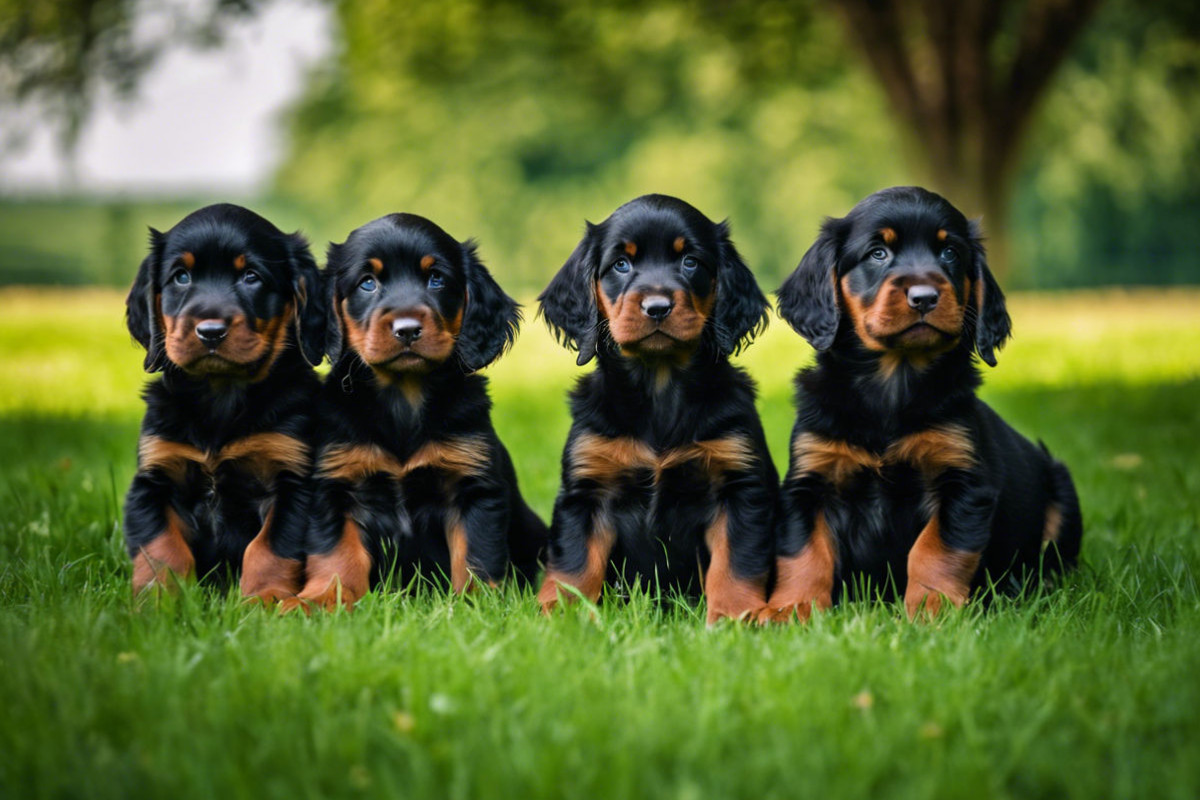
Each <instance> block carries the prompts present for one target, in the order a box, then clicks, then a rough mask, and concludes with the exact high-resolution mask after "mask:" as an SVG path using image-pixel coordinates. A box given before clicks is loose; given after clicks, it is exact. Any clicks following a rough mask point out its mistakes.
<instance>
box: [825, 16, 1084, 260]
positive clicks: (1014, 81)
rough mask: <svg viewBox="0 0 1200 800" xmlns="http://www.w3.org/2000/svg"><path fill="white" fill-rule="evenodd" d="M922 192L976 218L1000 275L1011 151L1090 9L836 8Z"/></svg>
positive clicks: (1013, 162) (1014, 162)
mask: <svg viewBox="0 0 1200 800" xmlns="http://www.w3.org/2000/svg"><path fill="white" fill-rule="evenodd" d="M829 5H830V7H831V8H832V9H834V10H835V11H836V12H837V13H838V14H839V15H840V16H841V18H842V19H843V20H844V22H845V26H846V31H847V33H848V34H849V38H850V39H851V40H852V41H854V42H855V43H856V44H857V45H858V48H859V50H860V51H861V53H862V55H863V56H864V58H865V60H866V63H867V64H868V65H870V68H871V71H872V73H873V74H874V75H875V77H876V78H877V79H878V81H879V83H880V85H881V86H882V87H883V89H884V91H885V92H886V94H887V98H888V103H889V105H890V106H891V108H892V110H893V112H894V113H895V115H896V117H897V118H898V119H899V120H900V121H901V122H902V123H903V125H904V127H905V129H906V133H907V137H906V139H907V144H908V148H909V150H910V152H911V153H912V154H913V157H914V159H915V160H916V162H917V164H918V166H919V168H920V169H921V171H922V172H923V173H925V174H926V175H928V178H927V181H926V182H927V183H928V184H929V185H930V186H931V188H934V189H936V190H938V191H940V192H942V193H943V194H945V195H947V196H948V197H951V198H953V199H954V202H955V203H956V204H957V205H958V206H959V207H961V208H962V209H964V211H966V212H967V214H968V215H977V214H982V215H983V216H984V218H985V220H986V222H987V231H988V235H989V238H990V240H991V247H990V255H991V259H990V260H991V264H992V268H993V270H995V271H997V272H998V273H1000V274H1001V275H1003V274H1004V273H1006V272H1007V271H1008V269H1007V268H1008V245H1007V243H1008V216H1009V215H1008V209H1009V207H1010V204H1011V200H1012V189H1013V185H1014V178H1015V175H1016V168H1017V166H1018V158H1019V156H1020V153H1021V145H1022V143H1023V142H1024V140H1025V138H1026V133H1027V132H1028V129H1029V126H1030V122H1031V121H1032V119H1033V116H1034V112H1035V110H1036V109H1037V108H1038V104H1039V101H1040V100H1041V99H1042V97H1043V95H1044V93H1045V91H1046V88H1047V87H1048V86H1049V85H1050V80H1051V78H1052V77H1053V75H1054V73H1055V72H1056V71H1057V70H1058V68H1059V66H1060V65H1061V64H1062V62H1063V60H1064V59H1065V58H1066V56H1067V54H1068V52H1069V51H1070V48H1071V44H1072V43H1073V42H1074V40H1075V39H1076V37H1077V36H1078V35H1079V33H1080V32H1081V31H1082V30H1083V28H1084V26H1085V25H1086V23H1087V21H1088V20H1089V18H1090V17H1091V16H1092V12H1093V11H1094V10H1095V8H1096V6H1097V5H1099V0H1005V1H1003V2H1002V1H1001V0H838V1H837V2H830V4H829Z"/></svg>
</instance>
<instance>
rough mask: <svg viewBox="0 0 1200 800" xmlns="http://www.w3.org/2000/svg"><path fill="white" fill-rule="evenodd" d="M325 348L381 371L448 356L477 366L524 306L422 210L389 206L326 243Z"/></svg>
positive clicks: (414, 368)
mask: <svg viewBox="0 0 1200 800" xmlns="http://www.w3.org/2000/svg"><path fill="white" fill-rule="evenodd" d="M326 271H327V273H328V276H327V280H328V283H329V287H328V291H329V299H330V309H331V318H330V320H329V325H328V332H329V335H328V341H327V346H326V351H327V352H328V354H329V357H330V359H331V360H332V361H333V362H335V363H336V362H337V361H338V359H339V358H341V356H342V353H343V351H344V349H345V348H350V349H351V350H353V351H354V353H355V354H356V355H357V356H358V357H359V358H360V359H361V360H362V361H363V362H364V363H365V364H367V365H368V366H369V367H371V368H372V369H373V370H375V372H376V374H378V375H381V376H388V375H397V376H398V375H404V374H420V373H426V372H429V371H431V370H433V369H434V368H436V367H437V366H439V365H441V364H443V363H447V362H453V363H456V364H457V365H458V366H460V367H461V368H462V370H463V371H464V372H474V371H475V370H477V369H480V368H482V367H485V366H487V365H488V364H490V363H491V362H492V361H494V360H495V359H496V358H497V357H498V356H499V355H500V354H501V352H503V351H504V350H505V349H507V348H508V346H509V345H511V344H512V341H513V339H514V338H515V336H516V331H517V326H518V324H519V323H520V320H521V315H520V311H519V310H518V306H517V304H516V302H514V301H513V299H512V298H511V297H509V296H508V295H506V294H505V293H504V292H503V290H501V289H500V287H499V286H498V285H497V284H496V282H495V281H494V280H493V279H492V276H491V274H490V273H488V271H487V268H486V267H484V266H483V264H482V263H480V261H479V259H478V258H477V256H476V254H475V246H474V244H473V243H471V242H459V241H457V240H455V239H454V238H452V237H451V236H450V235H449V234H447V233H446V232H445V231H443V230H442V229H441V228H439V227H438V226H437V225H435V224H433V223H432V222H430V221H429V220H427V219H425V218H424V217H418V216H416V215H414V214H389V215H388V216H386V217H380V218H379V219H377V220H374V221H373V222H369V223H367V224H366V225H363V226H362V227H361V228H358V229H356V230H355V231H353V232H352V233H351V234H350V236H349V237H348V238H347V239H346V241H345V243H343V244H334V245H330V247H329V261H328V265H327V267H326Z"/></svg>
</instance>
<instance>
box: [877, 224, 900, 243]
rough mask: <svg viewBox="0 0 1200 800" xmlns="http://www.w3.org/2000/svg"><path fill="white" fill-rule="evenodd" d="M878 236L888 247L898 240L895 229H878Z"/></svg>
mask: <svg viewBox="0 0 1200 800" xmlns="http://www.w3.org/2000/svg"><path fill="white" fill-rule="evenodd" d="M879 235H880V236H881V237H883V243H884V244H888V245H892V244H895V243H896V239H897V238H898V237H897V236H896V229H895V228H880V229H879Z"/></svg>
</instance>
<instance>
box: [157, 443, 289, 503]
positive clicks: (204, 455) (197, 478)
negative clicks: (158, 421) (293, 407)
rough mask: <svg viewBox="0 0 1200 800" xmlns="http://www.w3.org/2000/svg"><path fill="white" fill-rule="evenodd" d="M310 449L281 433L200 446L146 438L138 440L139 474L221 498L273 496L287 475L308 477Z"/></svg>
mask: <svg viewBox="0 0 1200 800" xmlns="http://www.w3.org/2000/svg"><path fill="white" fill-rule="evenodd" d="M310 465H311V453H310V448H309V446H308V444H306V443H305V442H303V441H301V440H300V439H297V438H296V437H294V436H290V435H288V434H285V433H279V432H275V431H269V432H262V433H253V434H250V435H248V436H243V437H241V438H237V439H232V440H230V441H227V442H225V443H222V444H220V445H210V446H207V447H206V446H198V445H196V444H191V443H188V442H180V441H175V440H172V439H169V438H167V437H165V436H159V435H154V434H146V435H143V436H142V437H141V439H140V440H139V441H138V469H139V471H142V472H159V473H162V474H165V475H166V476H167V477H168V478H169V479H170V480H171V481H172V482H173V483H175V484H176V485H177V486H181V487H187V488H191V489H200V490H206V491H207V493H208V494H209V495H216V494H218V493H221V492H224V491H227V490H236V491H239V492H245V491H248V490H258V491H272V490H273V489H274V485H275V481H276V478H277V477H278V476H279V474H280V473H281V472H291V473H293V474H295V475H301V476H302V475H306V474H307V473H308V471H309V469H310Z"/></svg>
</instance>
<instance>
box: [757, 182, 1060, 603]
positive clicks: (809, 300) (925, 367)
mask: <svg viewBox="0 0 1200 800" xmlns="http://www.w3.org/2000/svg"><path fill="white" fill-rule="evenodd" d="M779 313H780V314H781V315H782V316H783V318H784V319H785V320H787V321H788V323H789V324H790V325H791V326H792V327H793V328H795V329H796V331H797V332H799V333H800V335H802V336H803V337H804V338H805V339H807V340H808V341H809V343H810V344H812V346H813V347H814V348H816V350H817V363H816V366H814V367H812V368H810V369H806V370H803V371H801V372H800V374H799V376H798V377H797V380H796V386H797V405H798V407H799V411H798V415H797V419H796V426H795V430H794V432H793V434H792V439H791V458H790V466H789V469H788V474H787V476H786V479H785V481H784V484H783V490H782V523H781V533H780V535H779V556H778V562H777V576H776V579H775V586H774V589H773V591H772V594H771V598H770V601H769V603H768V607H769V608H768V610H767V612H766V613H765V614H764V617H769V618H775V619H784V618H790V617H791V616H793V615H798V616H799V617H801V618H807V616H808V615H809V613H810V612H811V610H812V609H813V608H814V607H815V608H828V607H829V606H830V604H831V603H832V602H833V601H834V600H836V599H837V597H838V596H839V594H840V593H841V590H842V586H843V585H865V586H867V587H869V591H870V592H878V593H881V594H882V595H883V596H885V597H888V596H891V595H892V593H893V592H898V593H901V594H902V595H903V597H904V604H905V607H906V609H907V611H908V614H909V616H910V617H911V616H916V615H917V614H918V613H922V612H925V611H927V612H929V613H937V611H938V610H939V609H940V607H941V605H942V598H946V599H948V600H949V601H950V602H951V603H953V604H954V605H956V606H961V605H962V604H963V603H964V602H966V600H967V599H968V597H969V596H970V594H971V592H972V590H974V589H975V588H977V587H979V586H981V585H985V584H986V583H988V582H993V583H996V584H1000V585H1001V586H1002V587H1005V588H1010V589H1016V588H1018V587H1019V586H1020V585H1022V581H1023V580H1024V578H1025V576H1026V575H1027V574H1034V573H1036V572H1037V571H1038V569H1039V568H1040V567H1043V566H1044V568H1045V569H1046V570H1047V571H1051V572H1053V571H1058V570H1062V569H1065V568H1069V567H1071V566H1073V565H1074V564H1075V561H1076V559H1077V557H1078V554H1079V546H1080V538H1081V536H1082V523H1081V517H1080V511H1079V501H1078V499H1077V498H1076V495H1075V488H1074V485H1073V483H1072V482H1071V476H1070V474H1069V473H1068V472H1067V468H1066V467H1064V466H1063V465H1062V464H1060V463H1058V462H1056V461H1054V460H1053V459H1052V458H1051V457H1050V455H1049V453H1048V452H1047V451H1046V449H1045V448H1044V447H1037V446H1034V445H1033V444H1031V443H1030V442H1029V441H1028V440H1026V439H1025V438H1024V437H1022V436H1021V435H1020V434H1018V433H1017V432H1016V431H1014V430H1013V429H1012V428H1011V427H1009V426H1008V425H1007V424H1006V423H1005V422H1004V421H1003V420H1001V419H1000V417H998V416H997V415H996V413H995V412H994V411H992V410H991V409H990V408H988V406H987V405H985V404H984V403H983V402H981V401H980V400H978V399H977V398H976V397H975V389H976V387H978V386H979V383H980V378H979V375H978V372H977V370H976V368H975V366H974V363H973V354H975V353H977V354H978V355H979V357H980V358H981V359H982V360H983V361H984V362H986V363H987V364H988V365H990V366H995V364H996V356H995V351H996V350H998V349H999V348H1000V347H1002V346H1003V344H1004V342H1005V341H1006V340H1007V339H1008V337H1009V333H1010V328H1011V324H1010V321H1009V316H1008V312H1007V311H1006V309H1005V304H1004V294H1003V293H1002V292H1001V291H1000V287H999V286H997V285H996V281H995V279H994V278H993V277H992V274H991V272H990V271H989V270H988V266H987V261H986V259H985V255H984V248H983V243H982V241H981V239H980V235H979V229H978V226H977V225H976V224H975V223H971V222H968V221H967V220H966V219H965V218H964V217H963V215H962V214H961V213H960V212H959V211H958V210H957V209H956V208H954V206H952V205H950V203H948V202H947V201H946V200H945V199H943V198H942V197H940V196H938V195H936V194H933V193H932V192H928V191H926V190H924V189H920V188H915V187H900V188H892V189H885V190H883V191H881V192H877V193H875V194H873V195H871V196H870V197H868V198H867V199H865V200H863V201H862V202H861V203H859V204H858V205H857V206H855V207H854V209H853V210H851V211H850V213H849V214H848V215H847V216H845V217H844V218H842V219H829V220H827V221H826V222H825V224H824V226H823V227H822V229H821V235H820V236H819V237H818V239H817V241H816V243H815V244H813V246H812V247H811V248H810V249H809V250H808V252H807V253H806V254H805V256H804V259H803V260H802V261H801V262H800V265H799V266H798V267H797V268H796V270H795V272H793V273H792V275H791V276H790V277H789V278H788V279H787V280H786V281H785V282H784V284H783V286H782V287H781V288H780V290H779ZM1047 548H1050V549H1049V551H1048V552H1047V553H1046V556H1047V557H1046V559H1045V562H1044V564H1043V561H1042V558H1043V551H1044V550H1046V549H1047Z"/></svg>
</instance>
